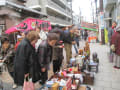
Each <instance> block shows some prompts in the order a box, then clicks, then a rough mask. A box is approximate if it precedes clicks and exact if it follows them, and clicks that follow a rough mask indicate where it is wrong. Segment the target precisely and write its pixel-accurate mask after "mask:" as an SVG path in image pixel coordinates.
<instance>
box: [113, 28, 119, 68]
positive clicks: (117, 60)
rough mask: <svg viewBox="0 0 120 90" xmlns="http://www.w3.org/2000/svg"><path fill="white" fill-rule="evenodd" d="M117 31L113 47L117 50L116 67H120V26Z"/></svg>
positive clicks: (115, 56)
mask: <svg viewBox="0 0 120 90" xmlns="http://www.w3.org/2000/svg"><path fill="white" fill-rule="evenodd" d="M116 31H117V33H116V34H115V37H114V38H112V39H114V49H112V50H113V51H114V52H115V55H114V62H115V63H114V68H117V69H120V27H119V28H117V30H116ZM113 35H114V34H113Z"/></svg>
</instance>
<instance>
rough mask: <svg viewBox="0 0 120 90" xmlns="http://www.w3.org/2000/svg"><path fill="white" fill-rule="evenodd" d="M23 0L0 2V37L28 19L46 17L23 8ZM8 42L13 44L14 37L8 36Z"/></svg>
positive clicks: (1, 0) (2, 0) (4, 0)
mask: <svg viewBox="0 0 120 90" xmlns="http://www.w3.org/2000/svg"><path fill="white" fill-rule="evenodd" d="M25 2H26V1H25V0H0V36H1V35H2V32H5V30H7V29H8V28H11V27H13V26H15V25H17V24H19V23H20V22H21V21H23V20H24V19H26V18H28V17H33V18H42V17H44V16H46V15H45V14H43V13H40V12H38V11H37V10H34V9H29V8H27V7H25ZM9 37H10V41H11V43H14V41H15V40H14V35H12V34H10V35H9Z"/></svg>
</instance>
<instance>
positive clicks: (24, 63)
mask: <svg viewBox="0 0 120 90" xmlns="http://www.w3.org/2000/svg"><path fill="white" fill-rule="evenodd" d="M38 38H39V35H38V33H37V32H36V31H31V32H29V33H28V34H27V35H26V37H25V38H24V39H23V40H22V41H21V42H20V44H19V46H18V47H17V50H16V55H15V61H14V69H15V83H16V84H17V85H20V86H22V85H23V83H24V78H26V77H28V76H29V77H30V78H31V77H32V76H31V75H32V74H31V72H30V69H31V67H33V63H34V62H36V60H37V59H36V53H35V48H34V47H33V46H34V45H35V43H36V42H37V40H38ZM31 57H32V58H31ZM33 61H34V62H33Z"/></svg>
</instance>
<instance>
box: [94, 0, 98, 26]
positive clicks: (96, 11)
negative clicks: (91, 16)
mask: <svg viewBox="0 0 120 90" xmlns="http://www.w3.org/2000/svg"><path fill="white" fill-rule="evenodd" d="M95 7H96V23H97V24H98V12H97V0H95Z"/></svg>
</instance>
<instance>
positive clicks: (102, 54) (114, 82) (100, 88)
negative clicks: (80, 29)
mask: <svg viewBox="0 0 120 90" xmlns="http://www.w3.org/2000/svg"><path fill="white" fill-rule="evenodd" d="M83 47H84V42H80V48H83ZM90 48H91V54H92V53H93V52H97V53H98V57H99V59H100V65H99V72H98V73H97V74H96V75H95V77H96V78H95V84H94V86H92V87H93V88H94V90H120V70H116V69H114V68H113V64H112V63H110V62H109V60H108V56H107V53H108V52H109V48H108V46H106V45H100V44H96V43H91V44H90ZM72 50H73V53H75V50H74V48H73V49H72ZM64 55H65V53H64ZM64 62H65V61H64ZM63 66H65V63H64V65H63ZM49 75H52V71H50V74H49ZM0 78H2V80H3V81H4V88H5V89H4V90H13V89H12V82H13V81H12V79H11V78H10V76H9V75H8V73H7V72H5V73H4V74H3V75H2V76H0ZM36 86H37V87H40V85H38V84H37V85H36ZM14 90H22V89H21V88H17V89H14Z"/></svg>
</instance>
